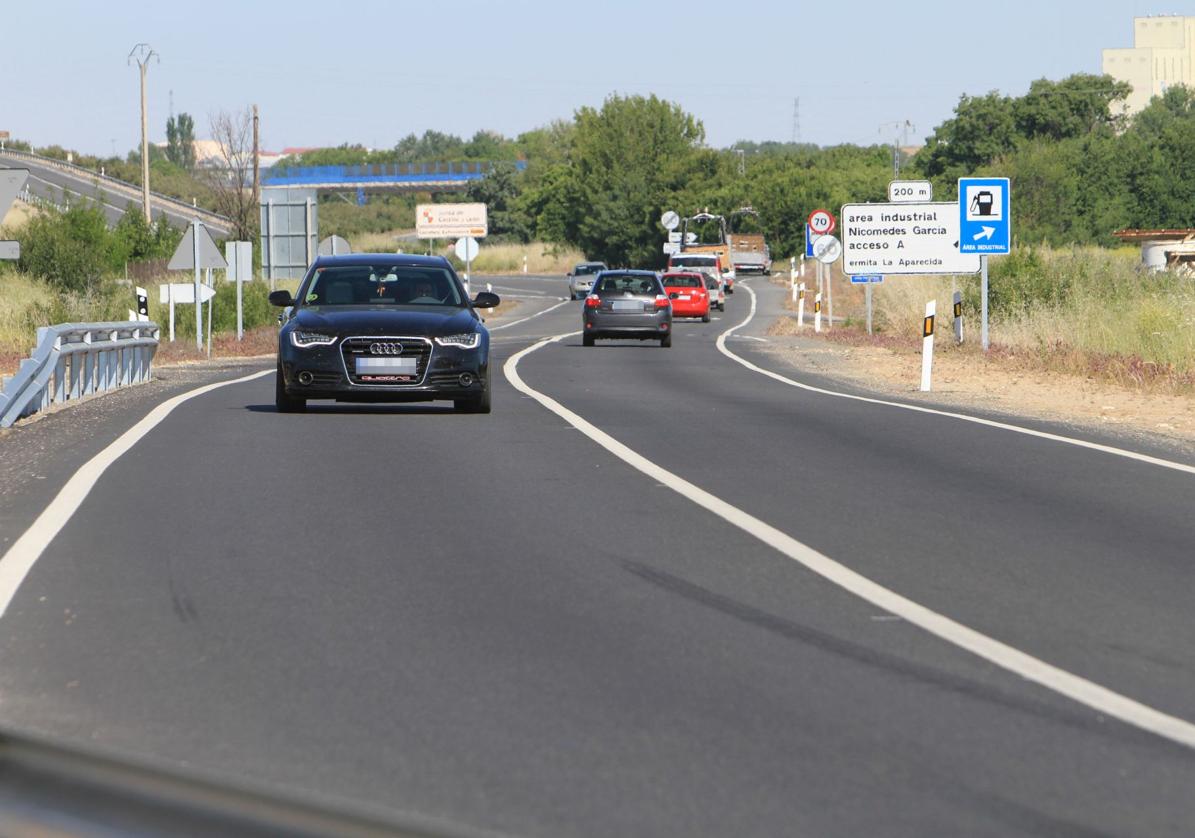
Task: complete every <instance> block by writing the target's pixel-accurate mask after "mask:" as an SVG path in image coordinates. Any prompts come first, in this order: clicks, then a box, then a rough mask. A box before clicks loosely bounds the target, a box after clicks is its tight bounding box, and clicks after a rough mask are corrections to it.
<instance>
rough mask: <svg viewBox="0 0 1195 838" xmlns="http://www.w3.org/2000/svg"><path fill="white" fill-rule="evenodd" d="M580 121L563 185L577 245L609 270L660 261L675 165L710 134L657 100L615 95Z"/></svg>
mask: <svg viewBox="0 0 1195 838" xmlns="http://www.w3.org/2000/svg"><path fill="white" fill-rule="evenodd" d="M576 124H577V133H576V137H575V140H574V149H573V154H572V173H571V174H572V176H571V177H570V178H568V179H567V180H565V181H564V185H565V187H566V188H567V189H568V190H569V191H570V194H568V195H567V196H565V201H566V204H571V206H572V208H573V209H574V212H573V213H572V218H571V223H570V224H569V225H568V226H569V227H570V228H571V229H570V231H569V233H570V238H571V240H572V241H573V243H575V244H576V245H577V246H578V247H580V248H581V249H582V250H583V251H584V252H585V253H586V254H587V255H588V256H589V257H590V258H596V259H601V260H603V261H605V262H606V263H607V264H610V265H656V264H659V263H660V262H661V261H662V254H661V252H660V242H661V239H662V230H661V228H660V227H659V224H658V219H659V217H660V214H661V212H662V211H663V210H665V209H666V207H665V206H664V203H665V197H666V192H667V190H668V186H669V183H668V181H669V179H670V178H669V166H670V164H674V163H676V161H678V160H682V159H683V158H685V157H687V156H688V155H690V154H692V153H693V151H694V149H696V147H697V146H698V145H699V144H700V143H701V142H702V140H703V139H704V138H705V129H704V128H703V127H702V125H701V123H700V122H699V121H698V120H696V119H695V118H694V117H692V116H691V115H689V114H687V113H685V112H684V111H683V110H682V109H681V108H680V106H678V105H675V104H672V103H671V102H665V101H663V100H662V99H658V98H656V97H655V96H650V97H644V96H626V97H622V96H617V95H615V96H611V97H609V98H608V99H606V101H605V103H604V104H603V105H602V107H601V109H600V110H595V109H594V108H589V107H586V108H582V109H581V110H579V111H577V114H576ZM577 210H579V211H577Z"/></svg>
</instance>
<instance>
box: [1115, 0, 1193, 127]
mask: <svg viewBox="0 0 1195 838" xmlns="http://www.w3.org/2000/svg"><path fill="white" fill-rule="evenodd" d="M1103 58H1104V60H1103V69H1104V73H1106V74H1107V75H1109V76H1112V77H1113V78H1115V79H1117V80H1119V81H1126V82H1128V83H1129V84H1131V85H1132V86H1133V92H1132V93H1131V94H1129V98H1128V99H1127V100H1126V102H1125V112H1126V113H1130V114H1134V113H1137V112H1138V111H1140V110H1142V109H1143V108H1144V107H1145V106H1146V105H1148V104H1149V100H1150V99H1152V98H1153V97H1155V96H1160V95H1161V94H1162V93H1164V92H1165V91H1166V88H1167V87H1169V86H1171V85H1175V84H1182V85H1186V86H1188V87H1195V17H1183V16H1181V15H1159V16H1157V17H1137V18H1133V46H1132V47H1128V48H1123V49H1106V50H1104V56H1103Z"/></svg>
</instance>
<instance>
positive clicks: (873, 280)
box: [851, 274, 884, 285]
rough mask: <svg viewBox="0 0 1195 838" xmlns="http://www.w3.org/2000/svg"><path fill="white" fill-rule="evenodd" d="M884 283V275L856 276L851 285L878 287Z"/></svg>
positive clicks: (852, 278) (853, 277)
mask: <svg viewBox="0 0 1195 838" xmlns="http://www.w3.org/2000/svg"><path fill="white" fill-rule="evenodd" d="M883 281H884V276H883V274H855V275H853V276H852V277H851V285H878V284H879V283H881V282H883Z"/></svg>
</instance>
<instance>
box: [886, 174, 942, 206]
mask: <svg viewBox="0 0 1195 838" xmlns="http://www.w3.org/2000/svg"><path fill="white" fill-rule="evenodd" d="M933 199H934V185H933V184H932V183H930V182H929V181H928V180H894V181H892V182H891V183H889V184H888V200H889V201H891V202H892V203H894V204H924V203H928V202H929V201H932V200H933Z"/></svg>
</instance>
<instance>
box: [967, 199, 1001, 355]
mask: <svg viewBox="0 0 1195 838" xmlns="http://www.w3.org/2000/svg"><path fill="white" fill-rule="evenodd" d="M958 213H959V252H961V253H978V254H980V261H981V262H982V265H981V266H980V276H981V279H980V286H981V288H980V294H981V297H982V299H981V301H980V318H981V321H982V322H981V323H980V326H979V334H980V343H981V344H982V345H983V351H984V352H987V350H988V348H989V346H990V342H989V340H988V257H989V256H999V255H1003V254H1005V253H1008V252H1009V250H1010V249H1011V246H1012V189H1011V184H1010V183H1009V180H1008V178H1006V177H992V178H978V177H965V178H959V181H958Z"/></svg>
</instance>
